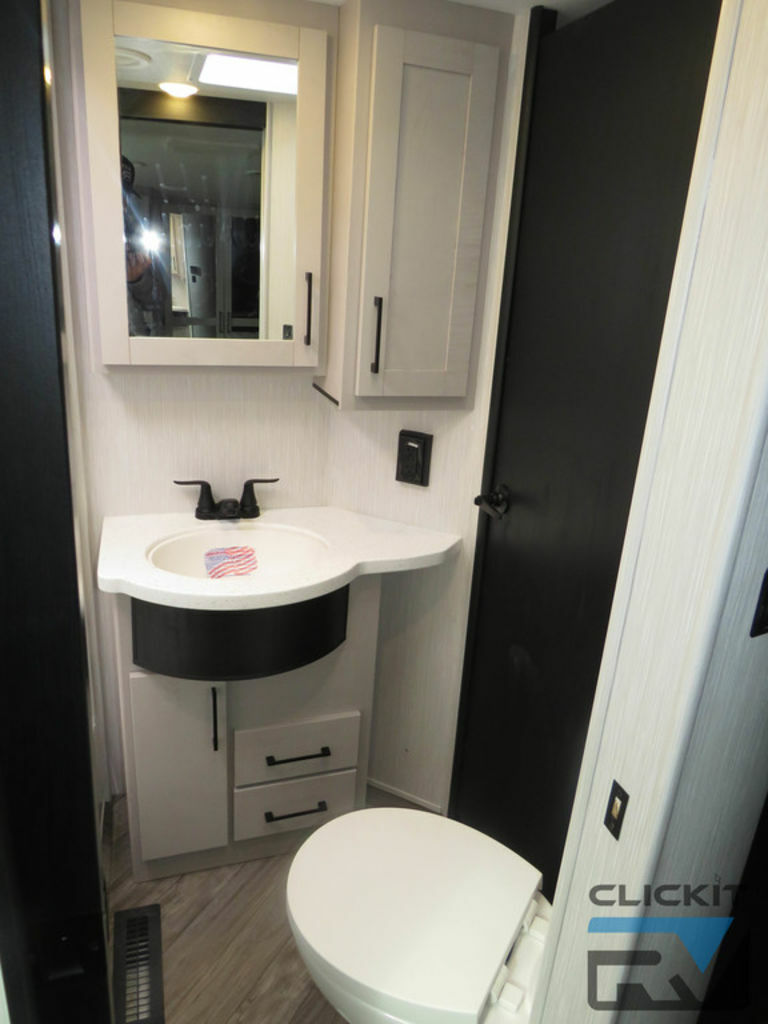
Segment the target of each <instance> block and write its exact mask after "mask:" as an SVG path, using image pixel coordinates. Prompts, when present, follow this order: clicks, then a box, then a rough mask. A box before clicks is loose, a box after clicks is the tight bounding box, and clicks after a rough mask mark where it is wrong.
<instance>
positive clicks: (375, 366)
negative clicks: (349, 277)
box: [371, 295, 384, 373]
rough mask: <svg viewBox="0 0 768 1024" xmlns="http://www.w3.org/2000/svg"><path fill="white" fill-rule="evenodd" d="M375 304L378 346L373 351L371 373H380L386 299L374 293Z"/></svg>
mask: <svg viewBox="0 0 768 1024" xmlns="http://www.w3.org/2000/svg"><path fill="white" fill-rule="evenodd" d="M373 304H374V306H375V307H376V347H375V349H374V351H373V362H372V363H371V373H378V372H379V356H380V355H381V311H382V309H383V308H384V299H383V298H382V297H381V295H374V296H373Z"/></svg>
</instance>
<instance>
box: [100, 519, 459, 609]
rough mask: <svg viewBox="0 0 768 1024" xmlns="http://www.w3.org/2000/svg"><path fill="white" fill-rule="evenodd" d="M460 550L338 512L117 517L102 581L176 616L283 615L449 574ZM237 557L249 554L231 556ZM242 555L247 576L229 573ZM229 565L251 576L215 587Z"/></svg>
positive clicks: (437, 535) (109, 528)
mask: <svg viewBox="0 0 768 1024" xmlns="http://www.w3.org/2000/svg"><path fill="white" fill-rule="evenodd" d="M460 543H461V540H460V538H459V537H457V536H456V535H455V534H450V533H442V532H438V531H437V530H429V529H424V528H423V527H418V526H410V525H408V524H406V523H398V522H394V521H392V520H389V519H379V518H378V517H375V516H368V515H363V514H362V513H359V512H351V511H349V510H348V509H344V508H337V507H334V506H330V505H321V506H315V507H312V508H290V509H268V510H267V511H265V512H263V513H262V515H261V516H260V518H259V519H258V520H236V521H233V522H226V521H214V522H207V521H199V520H196V519H194V517H193V516H192V514H191V513H177V512H172V513H163V514H160V515H135V516H107V517H106V518H105V519H104V523H103V527H102V532H101V549H100V551H99V567H98V580H99V588H100V589H101V590H103V591H107V592H108V593H116V594H126V595H127V596H129V597H132V598H136V599H138V600H141V601H146V602H150V603H152V604H156V605H164V606H166V607H169V608H187V609H204V610H209V611H238V610H244V609H254V608H274V607H278V606H280V605H288V604H294V603H296V602H299V601H308V600H311V599H313V598H317V597H321V596H323V595H324V594H330V593H332V592H333V591H335V590H338V589H339V588H340V587H343V586H346V585H347V584H348V583H351V582H352V580H354V579H355V577H357V576H362V575H366V574H369V573H388V572H398V571H401V570H406V569H424V568H426V567H428V566H431V565H439V564H440V563H441V562H444V561H445V560H446V559H447V558H448V557H449V556H450V555H451V553H452V552H454V551H455V550H456V549H457V548H458V547H459V545H460ZM232 548H235V549H237V548H240V549H246V550H245V552H235V553H234V554H233V553H231V551H230V553H229V554H226V552H227V551H228V549H232ZM222 550H223V551H224V552H225V554H224V555H220V554H219V555H217V554H215V553H216V552H221V551H222ZM212 553H213V554H212ZM238 555H243V557H244V558H245V563H244V565H243V566H238V565H236V564H235V565H234V566H232V565H228V564H227V562H228V559H231V558H232V557H234V558H235V559H236V558H237V557H238ZM206 556H208V562H207V563H206ZM219 557H220V558H221V559H222V564H223V565H224V566H225V568H230V569H231V568H234V569H236V570H237V569H239V568H243V569H244V570H245V571H243V572H242V573H240V572H234V573H232V574H230V573H229V572H225V573H224V574H222V575H220V576H219V575H217V574H215V573H214V575H213V577H212V575H211V572H210V569H211V567H212V563H215V562H216V559H217V558H219Z"/></svg>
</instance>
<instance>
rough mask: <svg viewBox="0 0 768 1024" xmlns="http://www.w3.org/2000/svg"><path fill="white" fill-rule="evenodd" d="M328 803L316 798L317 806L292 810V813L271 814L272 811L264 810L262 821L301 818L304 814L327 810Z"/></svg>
mask: <svg viewBox="0 0 768 1024" xmlns="http://www.w3.org/2000/svg"><path fill="white" fill-rule="evenodd" d="M327 810H328V804H327V803H326V802H325V800H318V801H317V807H310V809H309V810H308V811H294V812H293V814H273V813H272V811H264V821H267V822H273V821H285V819H286V818H301V817H303V816H304V815H305V814H319V813H320V812H321V811H327Z"/></svg>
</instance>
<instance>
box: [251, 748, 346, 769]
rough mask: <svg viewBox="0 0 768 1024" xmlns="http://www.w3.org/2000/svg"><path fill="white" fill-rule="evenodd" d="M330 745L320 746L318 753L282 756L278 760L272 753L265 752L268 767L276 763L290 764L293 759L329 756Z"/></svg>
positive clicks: (309, 759) (310, 759)
mask: <svg viewBox="0 0 768 1024" xmlns="http://www.w3.org/2000/svg"><path fill="white" fill-rule="evenodd" d="M330 756H331V748H330V747H320V753H319V754H301V755H300V756H299V757H283V758H280V759H279V760H278V758H276V757H274V756H273V755H272V754H267V757H266V761H267V764H268V765H269V767H270V768H274V766H275V765H276V764H291V763H292V762H293V761H312V760H313V759H314V758H316V757H330Z"/></svg>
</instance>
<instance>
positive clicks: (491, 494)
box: [475, 484, 511, 519]
mask: <svg viewBox="0 0 768 1024" xmlns="http://www.w3.org/2000/svg"><path fill="white" fill-rule="evenodd" d="M510 498H511V495H510V493H509V488H508V487H507V485H506V484H499V486H498V487H497V488H496V490H495V491H487V492H486V493H485V494H478V496H477V497H476V498H475V504H476V505H477V506H478V508H479V509H480V511H481V512H485V514H486V515H488V516H491V518H492V519H501V518H502V516H504V515H506V513H507V511H508V510H509V503H510Z"/></svg>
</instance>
